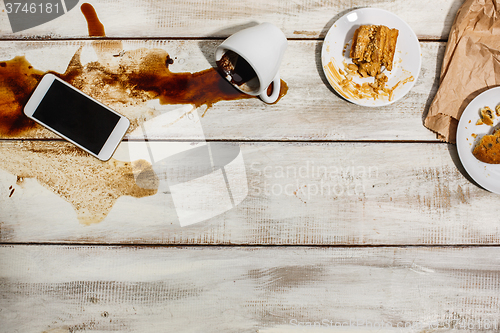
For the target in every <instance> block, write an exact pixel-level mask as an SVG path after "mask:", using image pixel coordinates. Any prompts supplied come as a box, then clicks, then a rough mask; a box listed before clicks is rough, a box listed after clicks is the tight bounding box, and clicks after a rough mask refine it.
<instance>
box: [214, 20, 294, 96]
mask: <svg viewBox="0 0 500 333" xmlns="http://www.w3.org/2000/svg"><path fill="white" fill-rule="evenodd" d="M287 44H288V42H287V39H286V37H285V35H284V34H283V32H282V31H281V30H280V29H279V28H278V27H276V26H274V25H273V24H271V23H267V22H266V23H262V24H259V25H257V26H254V27H250V28H247V29H244V30H241V31H239V32H237V33H235V34H233V35H231V36H230V37H229V38H227V39H226V40H225V41H224V42H222V44H221V45H219V46H218V47H217V49H216V50H215V61H216V63H217V67H218V68H219V71H220V72H221V74H222V75H223V76H224V77H225V78H226V79H227V80H228V81H229V82H231V83H232V84H233V86H234V87H236V88H237V89H238V90H240V91H241V92H243V93H245V94H248V95H252V96H259V97H260V98H261V99H262V100H263V101H264V102H266V103H274V102H276V101H277V100H278V97H279V94H280V88H281V79H280V75H279V67H280V64H281V60H282V59H283V55H284V53H285V50H286V47H287ZM271 85H272V92H271V94H270V95H268V88H269V86H271Z"/></svg>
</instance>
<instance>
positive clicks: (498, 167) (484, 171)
mask: <svg viewBox="0 0 500 333" xmlns="http://www.w3.org/2000/svg"><path fill="white" fill-rule="evenodd" d="M498 104H500V87H496V88H491V89H488V90H486V91H485V92H483V93H481V94H480V95H479V96H477V97H476V98H474V99H473V100H472V101H471V102H470V103H469V105H467V107H466V108H465V110H464V112H463V113H462V116H461V117H460V121H459V122H458V129H457V140H456V141H457V150H458V156H459V158H460V161H462V165H463V166H464V168H465V170H466V171H467V173H468V174H469V175H470V176H471V177H472V179H474V180H475V181H476V182H477V183H478V184H479V185H481V186H482V187H484V188H485V189H487V190H488V191H491V192H493V193H497V194H500V164H488V163H484V162H481V161H479V160H478V159H476V158H475V157H474V155H472V151H473V150H474V147H475V146H476V143H478V142H479V140H481V138H482V137H483V135H485V134H492V133H493V132H494V130H495V129H496V128H498V124H499V123H500V117H498V116H497V117H495V119H493V126H488V125H476V122H477V121H478V120H479V119H480V118H481V116H480V111H481V109H482V108H484V107H485V106H489V107H490V108H491V109H492V110H493V112H495V111H494V110H495V107H496V106H497V105H498Z"/></svg>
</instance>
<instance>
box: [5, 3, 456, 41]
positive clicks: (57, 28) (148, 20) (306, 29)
mask: <svg viewBox="0 0 500 333" xmlns="http://www.w3.org/2000/svg"><path fill="white" fill-rule="evenodd" d="M461 3H462V2H461V1H460V0H445V1H431V0H424V1H418V0H412V1H408V0H398V1H369V0H357V1H319V0H300V1H288V0H274V1H264V0H258V1H257V0H245V1H238V2H234V1H227V0H219V1H210V0H199V1H183V0H175V1H154V0H142V1H121V0H101V1H92V5H93V6H94V8H95V10H96V12H97V15H98V17H99V19H100V21H101V22H102V23H103V25H104V27H105V32H106V35H107V36H108V37H119V38H128V37H160V38H169V37H227V36H229V35H230V34H232V33H234V32H236V31H238V30H240V29H242V28H243V27H245V26H248V25H249V24H252V23H254V22H265V21H269V22H272V23H274V24H275V25H277V26H278V27H279V28H281V29H282V30H283V31H284V32H285V34H286V35H287V37H288V38H323V37H324V36H325V35H326V32H327V31H328V29H329V28H330V26H331V25H332V24H333V22H334V21H335V20H336V19H338V18H339V17H340V16H342V15H343V14H345V13H346V12H348V11H349V10H352V9H353V8H358V7H377V8H382V9H386V10H389V11H391V12H393V13H395V14H396V15H399V16H400V17H401V18H402V19H403V20H405V21H406V22H407V23H408V24H409V25H410V26H411V27H412V29H413V30H414V31H415V32H416V34H417V35H418V36H419V37H420V38H437V39H443V38H447V37H448V32H449V30H450V27H451V24H452V22H453V19H454V17H455V13H456V11H457V10H458V8H459V6H460V5H461ZM80 5H81V3H80ZM0 6H1V7H0V14H1V16H0V37H1V38H19V39H22V38H40V37H42V38H51V39H54V38H56V39H57V38H85V37H88V35H89V33H88V29H87V22H86V21H85V18H84V16H83V14H82V13H81V11H80V8H79V6H77V7H76V8H74V9H73V10H71V11H69V12H68V13H67V14H65V15H63V16H61V17H59V18H57V19H55V20H53V21H50V22H48V23H45V24H43V25H40V26H38V27H34V28H31V29H28V30H25V31H21V32H17V33H12V29H11V27H10V25H9V22H8V18H7V13H6V11H5V8H4V5H3V3H2V4H0ZM425 8H428V10H422V9H425Z"/></svg>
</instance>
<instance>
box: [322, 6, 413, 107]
mask: <svg viewBox="0 0 500 333" xmlns="http://www.w3.org/2000/svg"><path fill="white" fill-rule="evenodd" d="M365 24H375V25H385V26H386V27H388V28H391V29H392V28H396V29H398V30H399V35H398V40H397V43H396V53H395V54H394V62H393V69H392V71H387V70H386V71H385V72H384V73H385V74H386V76H387V77H388V79H389V81H388V82H387V84H386V86H387V87H388V88H392V87H394V86H396V85H397V84H398V82H401V83H399V85H398V86H397V87H396V88H395V89H394V92H393V95H392V98H391V99H389V97H388V96H380V97H378V98H377V99H374V98H373V97H366V98H359V97H357V96H354V95H352V94H350V93H349V92H347V91H345V89H344V88H342V86H341V85H340V81H341V80H342V79H343V78H344V77H343V76H342V74H341V73H342V72H339V71H338V70H339V69H341V70H342V71H344V62H345V63H347V64H351V63H352V60H351V58H350V57H349V50H350V49H351V45H352V38H353V35H354V31H355V30H356V29H357V28H358V27H359V26H361V25H365ZM344 50H345V51H344ZM421 57H422V55H421V52H420V44H419V42H418V38H417V36H416V35H415V33H414V32H413V30H411V28H410V26H409V25H408V24H406V23H405V22H404V21H403V20H401V19H400V18H399V17H397V16H396V15H394V14H392V13H391V12H388V11H386V10H383V9H377V8H361V9H356V10H353V11H351V12H349V13H347V14H346V15H344V16H342V17H341V18H340V19H338V20H337V21H336V22H335V23H334V24H333V26H332V27H331V28H330V30H329V31H328V33H327V35H326V37H325V41H324V43H323V49H322V52H321V62H322V64H323V71H324V72H325V75H326V77H327V79H328V82H329V83H330V85H331V86H332V87H333V88H334V89H335V90H336V91H337V92H338V93H339V94H340V95H341V96H342V97H344V98H345V99H347V100H348V101H350V102H352V103H355V104H359V105H364V106H383V105H388V104H391V103H394V102H395V101H397V100H399V99H400V98H402V97H403V96H404V95H406V94H407V93H408V92H409V91H410V89H411V88H412V87H413V85H414V84H415V82H416V81H417V78H418V75H419V73H420V64H421ZM335 71H337V73H334V72H335ZM338 73H340V75H338ZM353 81H354V82H355V83H357V84H362V83H364V82H373V81H374V79H373V78H358V77H355V78H353Z"/></svg>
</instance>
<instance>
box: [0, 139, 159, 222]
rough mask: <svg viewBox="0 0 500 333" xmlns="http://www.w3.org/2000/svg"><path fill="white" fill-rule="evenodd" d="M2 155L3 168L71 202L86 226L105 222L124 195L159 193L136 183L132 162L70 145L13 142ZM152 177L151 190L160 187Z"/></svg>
mask: <svg viewBox="0 0 500 333" xmlns="http://www.w3.org/2000/svg"><path fill="white" fill-rule="evenodd" d="M0 156H2V158H1V159H0V169H2V170H5V171H7V172H9V173H11V174H14V175H17V177H18V179H19V178H21V179H22V178H34V179H36V180H37V181H38V182H39V183H40V184H41V185H42V186H44V187H45V188H48V189H49V190H50V191H52V192H53V193H55V194H57V195H58V196H59V197H61V198H63V199H64V200H65V201H67V202H69V203H70V204H71V205H72V206H73V208H74V210H75V212H76V214H77V218H78V220H79V221H80V223H82V224H87V225H88V224H92V223H97V222H100V221H102V220H103V219H104V218H105V217H106V216H107V214H108V213H109V211H110V210H111V208H112V207H113V205H114V203H115V202H116V200H118V198H119V197H121V196H124V195H126V196H132V197H134V198H142V197H146V196H150V195H154V194H156V192H157V190H156V189H149V190H148V189H143V188H141V187H139V186H138V185H137V184H136V182H135V180H134V175H133V173H132V171H133V165H132V163H130V162H121V161H117V160H115V159H111V160H110V161H108V162H102V161H100V160H98V159H96V158H94V157H92V156H90V155H89V154H87V153H86V152H84V151H83V150H81V149H79V148H77V147H75V146H73V145H72V144H69V143H62V142H47V141H45V142H43V141H42V142H40V141H13V142H10V143H8V144H2V145H0ZM149 167H151V165H149ZM149 175H150V178H151V179H150V181H151V182H152V183H150V185H156V186H154V187H153V186H151V187H150V188H157V186H158V185H157V183H158V178H157V177H156V175H155V174H154V172H152V173H149ZM12 193H13V191H12ZM41 209H44V208H43V207H41ZM52 213H54V214H57V211H53V212H52Z"/></svg>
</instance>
